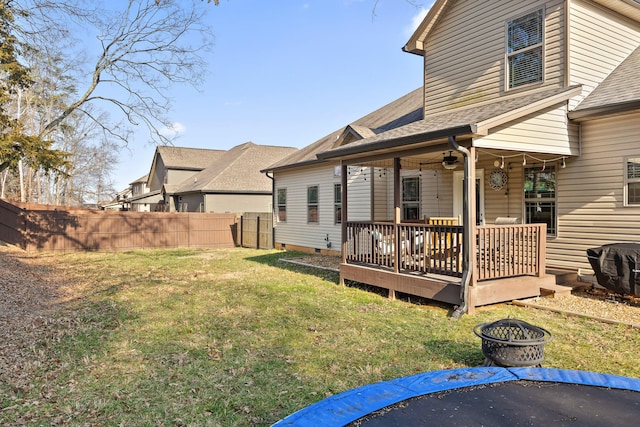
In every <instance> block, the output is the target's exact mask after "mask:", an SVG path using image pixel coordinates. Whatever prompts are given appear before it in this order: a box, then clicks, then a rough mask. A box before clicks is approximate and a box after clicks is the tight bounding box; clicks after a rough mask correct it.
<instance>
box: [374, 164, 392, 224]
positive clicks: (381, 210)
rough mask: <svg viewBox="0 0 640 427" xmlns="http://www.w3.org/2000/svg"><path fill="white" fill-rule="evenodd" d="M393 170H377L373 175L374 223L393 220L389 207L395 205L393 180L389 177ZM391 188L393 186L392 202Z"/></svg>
mask: <svg viewBox="0 0 640 427" xmlns="http://www.w3.org/2000/svg"><path fill="white" fill-rule="evenodd" d="M390 175H393V170H389V169H386V168H375V169H374V174H373V182H374V184H373V189H374V191H373V194H374V195H373V203H374V206H373V217H374V221H386V220H389V219H391V218H393V215H391V216H390V215H389V205H393V180H389V176H390ZM389 186H391V200H389V194H390V193H389Z"/></svg>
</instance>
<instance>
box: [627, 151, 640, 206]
mask: <svg viewBox="0 0 640 427" xmlns="http://www.w3.org/2000/svg"><path fill="white" fill-rule="evenodd" d="M625 164H626V171H625V186H624V189H625V205H626V206H640V157H632V158H628V159H627V161H626V163H625Z"/></svg>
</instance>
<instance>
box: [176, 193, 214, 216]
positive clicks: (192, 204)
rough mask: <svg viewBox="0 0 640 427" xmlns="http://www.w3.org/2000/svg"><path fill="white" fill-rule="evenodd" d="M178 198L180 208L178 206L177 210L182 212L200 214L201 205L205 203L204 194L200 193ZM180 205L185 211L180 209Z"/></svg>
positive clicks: (183, 195)
mask: <svg viewBox="0 0 640 427" xmlns="http://www.w3.org/2000/svg"><path fill="white" fill-rule="evenodd" d="M177 197H178V206H176V210H180V211H181V212H200V203H202V201H203V199H202V194H200V193H191V194H182V195H180V196H177ZM180 204H182V206H183V207H184V209H180ZM223 212H224V211H223Z"/></svg>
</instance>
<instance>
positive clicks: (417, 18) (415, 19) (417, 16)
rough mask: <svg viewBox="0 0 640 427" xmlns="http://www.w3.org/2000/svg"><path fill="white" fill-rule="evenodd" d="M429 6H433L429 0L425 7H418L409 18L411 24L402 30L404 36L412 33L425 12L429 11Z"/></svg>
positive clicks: (409, 35) (425, 14)
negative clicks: (416, 11)
mask: <svg viewBox="0 0 640 427" xmlns="http://www.w3.org/2000/svg"><path fill="white" fill-rule="evenodd" d="M431 6H433V2H431V3H430V4H429V5H428V7H427V8H426V9H425V8H424V7H422V8H420V10H419V11H418V13H416V14H415V15H413V17H412V18H411V25H409V26H407V27H406V28H405V30H404V33H405V36H406V37H411V35H413V33H414V31H415V30H416V29H417V28H418V25H420V23H421V22H422V21H423V20H424V17H425V16H427V12H429V9H430V8H431Z"/></svg>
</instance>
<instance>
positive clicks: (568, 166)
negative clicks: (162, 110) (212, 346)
mask: <svg viewBox="0 0 640 427" xmlns="http://www.w3.org/2000/svg"><path fill="white" fill-rule="evenodd" d="M404 50H405V51H406V52H408V53H413V54H417V55H421V56H423V58H424V68H423V73H424V87H423V93H424V104H423V111H424V114H423V118H422V119H420V120H417V121H413V122H411V123H409V124H406V125H404V126H399V127H395V128H394V129H391V130H388V131H386V132H381V133H375V135H366V132H365V134H362V133H359V132H357V131H355V130H354V131H355V132H356V133H358V134H359V135H360V136H362V138H353V139H351V140H348V141H347V140H345V141H343V142H344V143H343V144H338V145H337V146H335V147H332V148H331V149H328V150H326V151H324V152H320V153H318V154H317V158H318V160H319V161H326V162H339V163H340V165H341V166H340V169H341V171H340V172H336V175H340V179H341V191H342V194H341V196H340V201H341V207H340V212H341V215H342V218H341V226H342V232H341V252H342V264H341V269H340V277H341V281H344V280H355V281H359V282H363V283H368V284H372V285H376V286H380V287H383V288H388V289H389V290H390V295H393V294H394V293H395V292H396V291H399V292H403V293H408V294H412V295H419V296H423V297H426V298H430V299H433V300H437V301H442V302H446V303H450V304H454V305H457V306H458V309H457V310H456V312H455V314H456V315H460V314H462V313H465V312H470V311H473V310H474V308H475V307H477V306H481V305H485V304H491V303H496V302H501V301H508V300H513V299H518V298H526V297H531V296H535V295H538V294H539V293H540V289H541V287H549V288H551V287H553V286H554V283H555V278H554V277H553V275H551V274H548V273H547V271H549V270H551V269H554V270H564V271H571V272H575V273H578V274H589V273H590V272H591V268H590V265H589V263H588V260H587V258H586V250H587V249H588V248H591V247H595V246H600V245H603V244H607V243H613V242H635V241H637V240H638V235H639V234H640V191H638V190H639V189H640V172H638V171H640V4H639V3H638V2H636V1H630V0H549V1H525V0H522V1H516V0H513V1H509V2H504V1H495V0H494V1H483V2H475V1H464V0H436V1H435V2H434V4H433V6H432V7H431V9H430V11H429V13H428V14H427V16H426V17H425V19H424V20H423V22H422V23H421V24H420V26H419V27H418V29H417V30H416V31H415V33H414V34H413V35H412V36H411V38H410V39H409V41H408V42H407V44H406V45H405V46H404ZM443 153H444V154H443ZM352 170H362V171H365V170H369V171H371V172H372V173H371V174H370V175H369V176H368V178H369V179H370V180H371V188H373V190H372V191H371V192H370V197H369V198H368V199H365V200H355V199H354V197H352V196H351V195H350V193H351V191H354V192H356V194H360V192H359V191H358V190H357V189H352V187H351V186H350V185H349V183H348V179H347V178H348V173H349V171H352ZM283 179H284V177H283ZM316 179H317V178H316V176H315V175H314V174H313V171H311V170H310V171H309V176H308V178H307V179H306V182H307V183H309V184H308V185H310V186H311V185H312V184H311V183H313V182H317V181H316ZM280 183H281V181H280V180H279V179H278V175H276V191H277V189H278V188H279V187H280ZM309 200H311V201H313V199H309V196H308V198H307V208H308V209H309V210H310V211H311V209H312V208H313V206H312V204H310V203H309ZM336 200H337V198H336ZM290 201H291V199H290V198H289V196H288V195H287V199H286V202H288V203H287V204H286V209H287V220H288V218H289V212H288V211H289V210H290V209H292V207H290V206H291V203H290ZM352 205H355V206H352ZM362 206H365V209H367V208H366V206H371V208H370V211H371V212H372V213H373V214H372V215H371V218H369V219H365V218H360V217H358V216H357V215H356V214H355V212H357V211H358V209H359V207H362ZM321 207H322V205H320V208H321ZM278 209H280V207H279V206H278ZM352 212H354V216H351V215H352ZM380 212H387V216H386V217H384V218H382V217H381V216H380V215H379V213H380ZM436 212H437V213H438V215H436V214H435V213H436ZM435 216H438V217H440V216H442V217H447V218H445V219H443V220H442V221H440V220H439V219H438V218H433V217H435ZM458 218H459V219H458ZM278 227H280V224H278ZM309 228H311V227H309ZM276 236H278V232H276ZM276 238H277V239H278V237H276ZM286 246H287V247H288V245H286Z"/></svg>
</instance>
